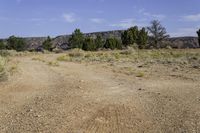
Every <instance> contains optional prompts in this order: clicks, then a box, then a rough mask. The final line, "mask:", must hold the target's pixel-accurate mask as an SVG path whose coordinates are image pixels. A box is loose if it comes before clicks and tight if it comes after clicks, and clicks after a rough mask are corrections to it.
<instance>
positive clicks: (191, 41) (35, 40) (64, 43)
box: [24, 30, 200, 50]
mask: <svg viewBox="0 0 200 133" xmlns="http://www.w3.org/2000/svg"><path fill="white" fill-rule="evenodd" d="M123 32H124V31H123V30H115V31H104V32H94V33H85V34H84V35H85V36H87V37H93V38H95V37H96V36H97V35H100V36H102V38H103V39H106V38H109V37H115V38H118V39H121V34H122V33H123ZM70 36H71V35H61V36H57V37H55V38H54V39H53V41H52V42H53V45H54V46H55V47H59V48H62V49H67V48H68V46H69V45H68V40H69V38H70ZM46 38H47V37H28V38H24V39H25V41H26V42H27V43H28V44H29V50H31V49H37V48H38V47H40V46H41V45H42V42H43V41H45V40H46ZM165 46H171V47H172V48H179V49H181V48H199V47H200V46H199V44H198V38H197V37H173V38H169V39H166V40H165V41H164V42H163V44H162V46H161V47H165Z"/></svg>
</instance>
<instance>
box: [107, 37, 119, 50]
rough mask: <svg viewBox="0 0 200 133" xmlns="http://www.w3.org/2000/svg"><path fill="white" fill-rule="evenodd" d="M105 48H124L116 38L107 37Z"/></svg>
mask: <svg viewBox="0 0 200 133" xmlns="http://www.w3.org/2000/svg"><path fill="white" fill-rule="evenodd" d="M104 48H106V49H112V50H114V49H122V43H121V42H120V41H119V40H118V39H116V38H108V39H106V42H105V45H104Z"/></svg>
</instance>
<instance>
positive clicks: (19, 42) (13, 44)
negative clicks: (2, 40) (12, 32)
mask: <svg viewBox="0 0 200 133" xmlns="http://www.w3.org/2000/svg"><path fill="white" fill-rule="evenodd" d="M7 41H8V46H7V47H8V49H9V50H16V51H25V50H26V48H27V44H26V42H25V41H24V39H23V38H19V37H15V36H11V37H9V39H8V40H7Z"/></svg>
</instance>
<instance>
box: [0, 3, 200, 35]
mask: <svg viewBox="0 0 200 133" xmlns="http://www.w3.org/2000/svg"><path fill="white" fill-rule="evenodd" d="M154 19H157V20H160V21H161V22H162V24H163V26H165V27H166V29H167V31H168V33H169V34H170V36H196V30H197V29H198V28H200V0H0V38H5V37H9V36H11V35H16V36H23V37H28V36H47V35H50V36H57V35H60V34H70V33H71V32H73V30H74V29H75V28H80V29H81V31H83V32H95V31H107V30H118V29H126V28H129V27H131V26H134V25H138V26H139V27H142V26H148V25H149V22H150V21H151V20H154Z"/></svg>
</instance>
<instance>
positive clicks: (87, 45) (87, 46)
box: [82, 37, 96, 51]
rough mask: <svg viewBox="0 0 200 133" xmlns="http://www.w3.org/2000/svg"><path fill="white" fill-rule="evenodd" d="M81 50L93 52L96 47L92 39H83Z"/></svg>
mask: <svg viewBox="0 0 200 133" xmlns="http://www.w3.org/2000/svg"><path fill="white" fill-rule="evenodd" d="M82 49H83V50H86V51H95V50H96V45H95V41H94V39H93V38H89V37H88V38H85V40H84V42H83V47H82Z"/></svg>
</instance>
